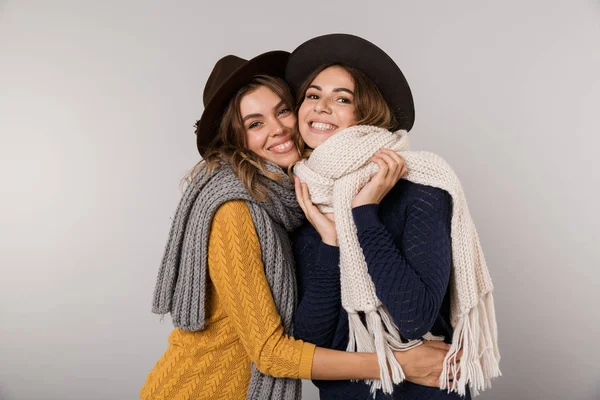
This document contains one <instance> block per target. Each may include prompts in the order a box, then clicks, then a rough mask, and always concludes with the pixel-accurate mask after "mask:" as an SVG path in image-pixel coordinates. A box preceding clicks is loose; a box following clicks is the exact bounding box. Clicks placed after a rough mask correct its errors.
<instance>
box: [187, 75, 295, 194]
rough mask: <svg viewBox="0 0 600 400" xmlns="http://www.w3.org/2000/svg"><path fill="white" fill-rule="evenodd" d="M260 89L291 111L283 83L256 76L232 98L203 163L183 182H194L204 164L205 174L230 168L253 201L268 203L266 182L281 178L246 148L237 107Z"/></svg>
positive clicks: (286, 88)
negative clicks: (276, 97) (268, 92)
mask: <svg viewBox="0 0 600 400" xmlns="http://www.w3.org/2000/svg"><path fill="white" fill-rule="evenodd" d="M261 86H265V87H267V88H269V89H270V90H272V91H273V93H275V94H276V95H277V96H279V97H280V98H281V100H283V102H284V103H285V105H286V106H288V107H289V108H290V110H292V109H293V105H294V97H293V95H292V91H291V89H290V87H289V86H288V85H287V83H285V81H284V80H283V79H281V78H276V77H272V76H267V75H257V76H255V77H254V78H253V79H252V80H250V82H248V84H247V85H246V86H244V87H243V88H241V89H240V90H238V92H237V93H236V94H235V96H233V97H232V98H231V100H230V101H229V104H228V105H227V107H226V109H225V112H224V113H223V116H222V118H221V121H220V123H219V127H218V130H217V135H216V136H215V138H214V139H213V141H212V142H211V144H210V145H209V146H208V149H207V150H206V152H205V154H204V158H203V160H202V161H200V162H199V163H198V164H196V166H195V167H194V168H193V169H192V171H191V172H190V173H189V174H188V175H187V176H186V177H185V178H184V180H185V181H188V182H193V178H194V176H195V175H196V174H197V173H199V171H200V169H201V167H202V164H203V163H206V167H207V169H206V173H211V172H212V171H214V170H215V168H218V167H219V166H221V165H223V164H229V165H231V167H232V169H233V171H234V173H235V174H236V175H237V176H238V177H239V179H240V180H241V181H242V183H243V184H244V186H246V189H248V192H249V193H250V195H251V196H252V197H254V198H255V199H257V200H259V201H265V200H266V199H267V194H268V186H267V179H272V180H277V181H278V180H281V179H282V177H281V175H277V174H273V173H270V172H268V171H267V169H266V166H265V162H264V160H263V159H262V158H261V157H259V156H258V155H256V154H255V153H254V152H253V151H251V150H249V149H248V148H247V143H246V129H245V127H244V122H243V119H242V115H241V113H240V104H241V102H242V99H243V98H244V96H246V95H247V94H250V93H252V92H254V91H255V90H256V89H258V88H259V87H261ZM294 136H296V137H297V136H300V135H298V134H295V135H294Z"/></svg>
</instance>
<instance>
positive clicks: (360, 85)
mask: <svg viewBox="0 0 600 400" xmlns="http://www.w3.org/2000/svg"><path fill="white" fill-rule="evenodd" d="M334 66H337V67H341V68H343V69H344V70H346V71H347V72H348V74H350V77H351V78H352V80H353V81H354V106H355V109H356V115H355V117H356V124H355V125H374V126H377V127H379V128H384V129H389V130H395V129H397V127H398V122H397V121H396V118H395V117H394V113H393V112H392V109H391V108H390V106H389V105H388V103H387V102H386V101H385V98H384V97H383V95H382V94H381V91H380V90H379V88H378V87H377V85H375V82H373V80H372V79H371V78H369V77H368V76H367V74H365V73H364V72H362V71H361V70H359V69H357V68H354V67H351V66H349V65H346V64H343V63H333V64H324V65H321V66H320V67H318V68H317V69H315V70H314V71H313V73H311V74H310V75H309V76H308V78H306V80H304V82H303V83H302V84H301V85H300V86H299V88H298V91H297V92H296V94H297V96H296V113H298V110H299V109H300V106H301V105H302V103H303V102H304V98H305V96H306V91H307V90H308V88H309V86H310V85H311V83H312V82H313V81H314V80H315V79H316V77H317V76H318V75H319V74H320V73H321V72H323V71H324V70H325V69H327V68H329V67H334ZM298 136H300V135H298ZM298 149H299V150H300V154H301V155H302V158H307V157H308V156H309V155H310V153H311V152H312V149H310V148H309V147H307V146H306V144H305V143H304V141H303V140H302V138H301V137H300V138H299V139H298Z"/></svg>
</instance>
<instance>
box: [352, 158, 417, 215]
mask: <svg viewBox="0 0 600 400" xmlns="http://www.w3.org/2000/svg"><path fill="white" fill-rule="evenodd" d="M371 161H372V162H374V163H375V164H377V165H378V166H379V171H377V173H376V174H375V176H373V178H371V180H370V181H369V183H367V184H366V185H365V186H364V187H363V188H362V189H361V190H360V192H358V194H357V195H356V196H354V199H352V207H353V208H354V207H358V206H362V205H365V204H379V203H380V202H381V200H383V198H384V197H385V196H386V195H387V194H388V193H389V191H390V190H392V188H393V187H394V186H395V185H396V183H398V181H399V180H400V178H402V177H403V176H404V175H406V173H407V172H408V170H407V169H406V163H405V162H404V158H402V157H401V156H399V155H398V153H396V152H395V151H393V150H389V149H381V150H379V151H378V152H377V153H375V154H374V155H373V157H371Z"/></svg>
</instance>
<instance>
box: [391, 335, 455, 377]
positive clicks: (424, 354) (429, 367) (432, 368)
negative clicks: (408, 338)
mask: <svg viewBox="0 0 600 400" xmlns="http://www.w3.org/2000/svg"><path fill="white" fill-rule="evenodd" d="M448 350H450V345H449V344H446V343H444V342H435V341H425V342H423V344H422V345H421V346H418V347H415V348H414V349H410V350H408V351H399V352H396V351H395V352H394V356H395V357H396V360H398V362H399V363H400V365H401V366H402V370H403V371H404V374H405V375H406V380H407V381H410V382H413V383H416V384H418V385H423V386H431V387H440V375H441V374H442V369H443V366H444V358H445V357H446V354H447V353H448ZM461 357H462V350H461V351H459V352H458V355H457V357H456V360H457V364H458V365H460V358H461ZM455 378H456V379H458V378H459V377H458V376H457V377H454V376H452V375H451V376H450V379H455Z"/></svg>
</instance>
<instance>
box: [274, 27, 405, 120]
mask: <svg viewBox="0 0 600 400" xmlns="http://www.w3.org/2000/svg"><path fill="white" fill-rule="evenodd" d="M335 63H342V64H346V65H349V66H351V67H354V68H357V69H359V70H361V71H363V72H364V73H365V74H367V76H368V77H369V78H371V79H372V80H373V82H375V84H376V85H377V87H378V88H379V90H380V91H381V94H382V95H383V97H384V98H385V100H386V101H387V103H388V105H389V106H390V108H391V109H392V112H393V113H394V116H395V117H396V120H397V122H398V126H397V127H396V128H397V129H405V130H407V131H409V130H410V129H411V128H412V127H413V124H414V121H415V105H414V101H413V96H412V92H411V90H410V87H409V86H408V82H407V81H406V78H405V77H404V74H403V73H402V71H401V70H400V68H399V67H398V65H397V64H396V63H395V62H394V60H392V59H391V58H390V56H389V55H387V53H386V52H384V51H383V50H381V49H380V48H379V47H377V46H376V45H374V44H373V43H371V42H369V41H368V40H365V39H363V38H360V37H358V36H354V35H348V34H343V33H336V34H330V35H324V36H319V37H316V38H314V39H311V40H308V41H307V42H304V43H303V44H301V45H300V46H298V48H296V50H294V51H293V52H292V54H291V55H290V57H289V60H288V64H287V67H286V72H285V78H286V80H287V81H288V83H289V84H290V85H291V86H292V87H293V88H294V89H295V90H298V88H299V87H300V85H301V84H302V83H304V81H305V80H306V79H307V78H308V77H309V76H310V74H312V73H313V72H314V71H315V70H316V69H317V68H319V67H320V66H322V65H328V64H335Z"/></svg>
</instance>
